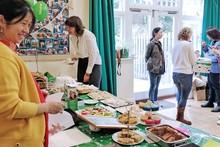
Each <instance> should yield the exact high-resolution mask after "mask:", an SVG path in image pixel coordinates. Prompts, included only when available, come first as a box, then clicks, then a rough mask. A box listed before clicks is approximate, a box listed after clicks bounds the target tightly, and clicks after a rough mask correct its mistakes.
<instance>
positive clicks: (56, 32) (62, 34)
mask: <svg viewBox="0 0 220 147" xmlns="http://www.w3.org/2000/svg"><path fill="white" fill-rule="evenodd" d="M43 1H44V2H45V3H46V4H47V5H48V16H47V18H46V19H45V20H44V21H43V22H37V23H36V25H35V28H34V30H33V32H32V33H31V34H30V35H29V36H28V37H27V38H26V39H24V40H23V41H22V43H21V44H20V46H19V48H18V50H17V51H18V53H19V54H20V55H36V54H39V55H65V54H69V41H68V39H69V37H68V33H67V32H66V31H65V28H64V26H65V25H64V22H65V20H66V19H67V18H68V16H69V7H68V0H43Z"/></svg>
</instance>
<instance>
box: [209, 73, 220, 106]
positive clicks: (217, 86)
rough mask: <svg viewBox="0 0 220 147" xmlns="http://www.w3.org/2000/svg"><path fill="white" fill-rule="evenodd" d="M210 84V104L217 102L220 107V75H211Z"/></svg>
mask: <svg viewBox="0 0 220 147" xmlns="http://www.w3.org/2000/svg"><path fill="white" fill-rule="evenodd" d="M209 82H210V83H209V89H210V90H209V102H212V103H213V102H214V101H215V100H216V102H217V105H218V106H220V73H210V74H209Z"/></svg>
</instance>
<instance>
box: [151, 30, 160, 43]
mask: <svg viewBox="0 0 220 147" xmlns="http://www.w3.org/2000/svg"><path fill="white" fill-rule="evenodd" d="M160 30H162V28H161V27H156V28H154V29H153V31H152V38H151V39H150V41H152V40H153V39H154V37H155V34H156V33H158V32H159V31H160Z"/></svg>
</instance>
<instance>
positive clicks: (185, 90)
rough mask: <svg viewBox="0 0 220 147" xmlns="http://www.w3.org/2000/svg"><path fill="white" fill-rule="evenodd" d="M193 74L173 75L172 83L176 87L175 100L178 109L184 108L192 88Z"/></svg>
mask: <svg viewBox="0 0 220 147" xmlns="http://www.w3.org/2000/svg"><path fill="white" fill-rule="evenodd" d="M192 78H193V74H183V73H175V72H174V73H173V82H174V84H175V85H176V87H177V94H176V100H177V104H178V107H181V108H182V107H186V102H187V99H188V96H189V93H190V91H191V88H192Z"/></svg>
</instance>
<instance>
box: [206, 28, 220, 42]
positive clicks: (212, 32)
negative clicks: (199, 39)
mask: <svg viewBox="0 0 220 147" xmlns="http://www.w3.org/2000/svg"><path fill="white" fill-rule="evenodd" d="M206 34H207V35H208V36H209V37H211V38H212V39H214V40H219V39H220V32H219V30H218V29H216V28H210V29H208V30H207V31H206Z"/></svg>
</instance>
